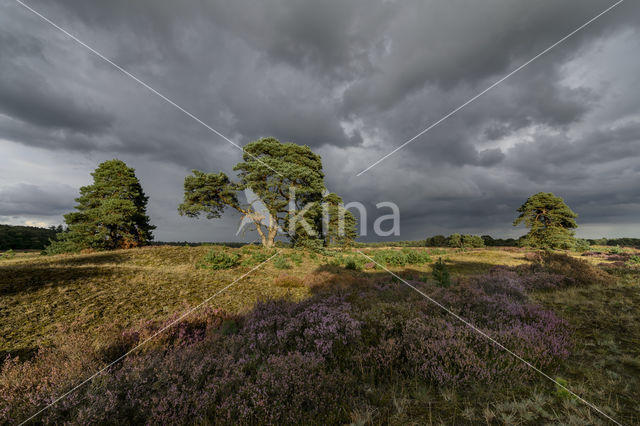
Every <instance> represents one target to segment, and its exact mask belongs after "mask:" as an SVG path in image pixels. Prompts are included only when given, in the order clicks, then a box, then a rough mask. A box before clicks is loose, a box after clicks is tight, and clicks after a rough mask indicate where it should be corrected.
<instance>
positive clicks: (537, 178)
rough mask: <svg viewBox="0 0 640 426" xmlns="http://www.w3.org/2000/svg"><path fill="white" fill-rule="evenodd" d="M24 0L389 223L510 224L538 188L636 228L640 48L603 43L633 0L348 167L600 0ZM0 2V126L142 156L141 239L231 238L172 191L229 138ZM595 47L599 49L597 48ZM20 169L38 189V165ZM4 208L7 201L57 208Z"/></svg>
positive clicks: (226, 148)
mask: <svg viewBox="0 0 640 426" xmlns="http://www.w3.org/2000/svg"><path fill="white" fill-rule="evenodd" d="M30 4H33V6H34V7H36V8H37V9H38V10H41V11H42V12H43V13H44V14H45V15H46V16H48V17H50V18H51V19H52V20H54V21H55V22H57V23H59V24H61V25H62V26H64V27H65V28H68V29H69V30H70V31H71V32H72V33H74V34H77V35H78V37H80V38H81V39H82V40H85V41H86V42H88V43H89V44H91V45H92V46H94V47H95V48H97V49H98V50H99V51H101V52H104V53H105V54H106V55H107V56H108V57H110V58H112V59H114V61H116V62H117V63H119V64H120V65H122V66H125V67H126V68H127V69H129V70H131V71H132V72H133V73H134V74H135V75H136V76H138V77H140V78H141V79H142V80H144V81H146V82H148V83H149V84H150V85H151V86H153V87H154V88H157V89H158V90H160V91H161V92H162V93H164V94H166V95H167V96H169V97H170V98H171V99H174V100H175V101H176V102H178V103H179V104H180V105H182V106H184V107H185V108H187V109H188V110H189V111H191V112H193V113H194V114H195V115H197V116H198V117H200V118H202V119H203V120H204V121H205V122H207V123H208V124H210V125H211V126H213V127H214V128H216V129H217V130H219V131H220V132H222V133H223V134H225V135H227V136H228V137H231V138H232V139H233V140H235V141H237V142H239V143H242V144H244V143H247V142H249V141H251V140H254V139H256V138H258V137H261V136H275V137H278V138H279V139H281V140H285V141H292V142H297V143H303V144H308V145H310V146H312V147H313V148H314V149H315V150H317V151H319V152H322V155H323V160H324V163H325V169H326V171H327V181H328V184H329V187H330V188H334V190H338V192H340V193H341V195H344V199H345V201H350V200H358V201H362V202H364V203H365V204H367V205H369V206H374V205H375V202H378V201H382V200H391V201H395V202H397V203H398V204H399V205H400V207H401V210H402V214H403V237H404V238H414V237H417V236H424V235H426V234H428V233H432V231H437V232H445V233H446V232H449V231H455V230H464V231H465V232H472V231H473V232H476V230H477V232H482V230H483V229H488V230H492V231H495V232H497V233H502V234H513V233H516V234H517V233H519V232H520V230H514V229H512V228H511V227H510V226H509V225H510V223H511V220H512V219H513V214H514V211H515V209H516V208H517V207H518V206H519V205H520V204H521V203H522V202H523V201H524V199H526V197H527V196H528V195H530V194H531V193H533V192H537V191H539V190H545V191H547V190H550V191H553V192H558V193H559V194H561V195H566V197H567V200H568V201H569V202H570V204H571V205H572V207H574V209H575V210H576V211H578V212H579V213H580V215H581V216H580V220H582V221H585V223H601V222H602V221H604V220H612V221H616V222H617V223H635V224H636V225H634V226H636V228H633V229H634V230H637V219H635V222H634V219H633V218H634V214H635V215H637V210H634V209H635V208H636V207H637V203H638V200H637V190H635V189H634V188H636V187H635V186H634V185H635V184H634V183H632V182H637V178H638V174H639V173H640V170H639V168H638V166H637V163H638V161H637V160H638V156H639V155H640V154H639V152H640V149H639V146H638V143H639V142H638V141H640V135H639V132H640V130H639V125H638V123H639V122H640V111H639V110H638V108H637V105H638V102H637V100H638V99H637V95H636V94H634V91H633V90H632V89H630V88H633V87H636V86H637V84H638V80H637V77H636V76H637V75H640V72H639V70H640V62H638V60H637V55H634V53H633V52H634V50H633V49H630V48H629V46H626V47H625V45H624V43H625V42H623V41H621V39H620V34H623V33H624V34H628V35H627V36H626V37H627V38H628V40H630V41H629V42H628V43H629V45H633V46H636V50H635V51H637V48H640V42H638V24H637V23H638V22H640V21H639V20H638V17H639V16H640V5H639V4H637V3H632V2H625V3H623V4H622V5H620V6H619V7H618V8H617V9H615V10H614V11H612V12H611V13H610V14H608V15H606V16H603V17H602V18H601V19H599V20H598V21H596V22H595V23H594V24H593V25H591V26H589V27H588V28H586V29H585V30H583V31H582V32H580V33H579V34H576V36H575V37H572V38H571V39H570V40H568V41H567V42H566V43H564V44H562V45H561V46H558V47H557V48H556V49H554V50H553V51H552V52H549V54H547V55H545V56H544V57H542V58H540V59H539V60H538V61H536V62H535V63H533V64H531V65H530V66H528V67H527V68H526V69H524V70H522V72H520V73H518V74H517V75H515V76H514V77H513V78H511V79H509V80H508V81H506V82H504V83H503V84H501V85H500V86H498V87H497V88H496V89H495V90H493V91H491V92H490V93H488V94H487V95H486V96H484V97H483V98H481V99H479V100H478V101H477V102H475V103H473V104H472V105H469V107H468V108H465V109H464V110H463V111H460V112H459V113H458V114H456V115H455V116H453V117H451V118H450V119H449V120H447V121H446V122H444V123H442V124H441V125H440V126H438V127H437V128H435V129H433V130H432V131H430V132H428V133H427V134H425V135H423V136H422V137H421V138H420V139H418V140H416V141H415V142H414V143H412V144H411V145H409V146H407V147H406V148H405V149H403V150H401V151H399V152H398V153H397V154H396V155H394V156H392V157H390V158H389V159H387V160H386V161H385V162H383V163H381V164H380V165H379V166H377V167H376V168H374V169H372V170H371V172H370V173H369V174H368V175H365V176H366V177H365V178H360V180H358V179H356V178H354V175H355V173H357V172H359V171H360V170H362V169H363V168H364V167H366V166H367V165H368V164H370V163H371V162H373V161H375V160H377V159H378V158H380V157H381V156H382V155H384V154H387V153H388V152H390V151H391V150H392V149H394V148H395V147H396V146H398V145H400V144H401V143H402V142H404V141H405V140H407V139H408V138H409V137H412V136H413V135H415V134H416V133H418V132H419V131H420V130H422V129H423V128H425V127H426V126H427V125H429V124H430V123H432V122H434V121H436V120H437V119H439V118H441V117H442V116H443V115H444V114H446V113H447V112H449V111H450V110H452V109H453V108H455V107H457V106H458V105H460V104H461V103H463V102H465V101H466V100H468V99H469V98H470V97H472V96H473V95H475V94H476V93H478V92H479V91H480V90H482V89H484V88H485V87H487V86H488V85H489V84H491V83H493V82H494V81H496V80H497V79H498V78H500V77H502V76H503V75H505V74H506V73H507V72H509V71H511V70H512V69H514V68H515V67H517V66H518V65H520V64H521V63H523V62H524V61H526V60H528V59H530V58H531V57H532V56H533V55H535V54H536V53H538V52H540V51H541V50H542V49H544V48H546V47H547V46H549V45H550V44H551V43H553V42H555V41H557V40H558V39H559V38H561V37H563V36H564V35H566V34H567V33H568V32H569V31H571V30H573V29H575V28H576V27H578V26H579V25H581V24H582V23H584V22H585V21H586V20H587V19H589V18H591V17H592V16H594V15H595V14H596V13H598V12H599V11H601V10H603V9H604V8H606V7H607V6H609V5H610V4H612V3H611V2H609V1H605V0H587V1H578V0H571V1H567V2H557V1H552V0H545V1H541V2H525V1H517V2H513V1H509V0H491V1H489V2H483V3H479V2H468V1H461V0H455V1H432V2H426V3H424V2H418V1H409V2H397V1H373V2H369V1H365V0H356V1H353V2H343V1H338V0H335V1H334V0H332V1H329V2H297V1H291V0H269V1H264V2H247V1H244V0H239V1H235V2H221V1H212V2H205V3H203V2H199V1H185V2H180V3H176V2H174V1H169V0H161V1H151V0H145V1H137V2H130V1H126V0H117V1H112V2H86V1H81V0H60V1H56V2H46V1H43V0H38V1H34V2H33V3H30ZM0 7H1V8H2V9H1V11H2V14H0V27H2V30H0V46H1V49H0V57H1V58H2V61H1V62H0V112H1V114H0V138H3V139H7V140H11V141H15V142H17V143H21V144H23V145H24V146H27V147H40V148H42V149H44V150H56V151H64V152H66V153H68V157H69V160H68V161H69V162H73V161H74V158H78V157H79V156H91V158H96V159H103V158H104V159H106V158H113V157H122V158H126V159H128V161H129V162H131V163H134V164H132V165H134V166H135V165H136V164H140V163H143V164H144V165H143V166H142V167H140V168H138V167H137V166H136V168H137V169H138V170H139V172H140V175H141V176H142V177H143V178H144V179H143V183H144V184H145V187H148V188H149V190H148V193H149V195H150V196H151V198H152V202H151V204H150V209H151V212H150V214H151V215H152V217H153V218H154V220H157V221H158V224H159V228H158V231H157V232H156V235H157V236H158V238H160V239H162V238H171V239H181V238H180V236H182V235H184V236H185V238H184V239H187V236H191V237H190V238H199V237H200V236H201V235H210V237H209V238H210V239H216V238H218V239H220V238H225V239H227V238H234V235H233V232H232V231H230V230H229V229H232V228H234V226H232V224H235V222H233V221H234V220H235V218H231V217H229V218H225V219H224V220H222V221H220V222H219V223H218V222H206V221H201V222H194V221H188V220H186V219H184V218H179V217H178V216H177V215H176V213H175V206H176V205H177V204H178V203H179V198H180V196H181V184H182V182H181V181H182V177H183V176H184V175H185V174H187V173H188V171H189V169H191V168H200V169H205V170H212V171H213V170H226V171H230V170H231V167H232V166H233V164H234V163H235V162H236V161H238V160H239V159H240V156H239V152H238V150H237V149H236V148H234V147H232V146H230V145H229V144H228V143H227V142H225V141H223V140H221V139H220V138H219V137H218V136H216V135H214V134H212V133H211V132H209V131H208V130H206V129H204V128H203V127H202V126H200V125H199V124H197V123H195V122H194V121H193V120H191V119H189V118H188V117H186V116H184V114H182V113H181V112H179V111H177V110H176V109H174V108H173V107H171V106H169V105H167V104H166V103H164V101H162V100H160V99H159V98H157V97H155V96H154V95H153V94H151V93H149V92H148V91H146V90H145V89H143V88H141V87H140V86H138V85H137V84H136V83H134V82H133V81H131V80H130V79H129V78H128V77H126V76H123V75H122V74H121V73H119V72H118V71H116V70H114V69H113V68H112V67H110V66H109V65H108V64H105V63H104V62H102V61H101V60H99V59H98V58H96V57H95V56H92V55H91V54H90V53H88V52H87V51H86V50H84V49H83V48H82V47H80V46H78V45H77V44H75V43H74V42H72V41H70V40H68V39H67V38H65V37H64V36H62V35H60V34H59V33H57V32H56V31H55V30H53V29H52V28H50V27H48V26H47V24H46V23H44V22H42V21H40V20H39V19H38V18H37V17H35V16H34V15H32V14H30V13H29V12H28V11H26V10H24V9H22V8H20V7H18V6H16V5H3V6H0ZM612 40H613V42H612ZM634 43H635V44H634ZM612 46H613V47H612ZM598 49H601V50H606V51H607V52H609V51H611V53H609V54H608V56H607V58H608V59H607V60H608V61H610V63H606V62H604V60H602V61H600V60H599V59H598V56H597V55H596V54H594V53H593V51H597V50H598ZM625 49H626V50H625ZM629 52H631V53H629ZM585 58H587V59H585ZM634 58H635V59H634ZM581 61H582V62H581ZM575 63H577V65H576V64H575ZM619 63H620V64H623V65H624V66H622V65H621V66H619V67H617V65H616V64H619ZM571 64H573V65H571ZM571 67H573V68H571ZM614 68H619V69H616V74H615V75H614V74H610V75H609V74H607V73H605V74H603V75H602V76H599V75H594V76H590V73H591V72H592V71H593V70H598V69H599V70H604V71H607V72H609V71H611V70H613V69H614ZM569 70H571V71H569ZM585 76H586V77H585ZM345 123H346V127H352V128H353V131H352V132H345V130H344V129H343V125H345ZM0 143H2V141H0ZM0 161H1V160H0ZM1 166H2V164H0V168H1ZM60 166H61V167H64V165H60ZM7 179H9V181H7V182H9V183H7V184H11V185H14V186H15V185H17V184H22V183H24V182H22V181H20V182H18V181H17V180H16V181H10V179H11V177H8V178H7ZM30 184H32V185H35V186H36V187H39V186H41V185H40V183H38V182H37V178H36V177H35V176H34V177H33V181H30ZM80 184H81V183H79V184H78V186H80ZM82 184H84V183H82ZM27 192H29V191H27ZM612 194H615V196H614V195H612ZM11 196H12V197H14V196H15V197H17V196H18V194H17V193H15V192H12V193H11ZM66 200H67V201H66V202H65V203H66V204H65V205H66V206H67V207H66V209H65V210H69V209H70V208H72V206H73V202H72V201H70V199H69V197H68V196H67V198H66ZM600 203H606V204H610V205H611V206H612V210H615V212H616V213H615V214H616V215H617V216H616V217H615V218H614V217H613V216H612V214H611V213H608V212H607V210H606V209H603V208H600V207H597V206H598V205H600ZM20 205H21V206H22V207H15V206H14V207H11V209H12V210H11V211H13V212H19V211H20V210H22V212H23V213H24V212H27V211H29V212H34V211H36V210H37V209H38V208H41V209H43V210H41V211H58V212H59V211H61V210H60V209H61V207H60V206H57V207H56V206H53V205H50V206H47V205H41V206H34V207H29V203H28V202H26V201H25V202H24V203H22V204H20ZM5 208H6V210H7V211H9V207H7V205H5ZM372 208H373V209H374V210H375V208H374V207H372ZM0 214H1V212H0ZM370 222H372V220H371V221H370ZM224 224H226V225H224ZM638 231H640V230H638ZM638 231H634V232H638Z"/></svg>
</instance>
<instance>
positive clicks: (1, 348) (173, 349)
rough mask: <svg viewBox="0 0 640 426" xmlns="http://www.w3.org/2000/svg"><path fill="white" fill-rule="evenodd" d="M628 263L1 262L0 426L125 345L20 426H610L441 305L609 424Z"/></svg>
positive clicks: (186, 256) (31, 257) (635, 348)
mask: <svg viewBox="0 0 640 426" xmlns="http://www.w3.org/2000/svg"><path fill="white" fill-rule="evenodd" d="M359 251H360V252H362V253H360V252H359ZM639 253H640V252H638V251H637V250H633V249H620V248H610V247H608V248H607V247H594V248H592V251H590V252H586V253H575V252H566V251H555V252H544V251H537V250H534V249H523V248H484V249H453V248H446V249H442V248H415V247H412V248H391V247H375V248H372V247H369V248H358V249H340V250H338V249H334V250H329V249H324V250H319V251H317V252H316V251H310V250H302V249H289V248H273V249H264V248H261V247H257V246H245V247H241V248H229V247H223V246H199V247H175V246H174V247H169V246H154V247H142V248H135V249H128V250H114V251H108V252H88V253H81V254H67V255H55V256H41V255H39V254H36V253H16V255H15V256H11V258H9V257H7V258H5V259H2V260H0V317H1V318H2V322H1V323H0V328H1V329H0V336H2V339H1V340H0V354H1V355H2V359H3V361H2V371H1V374H0V422H2V423H5V422H8V423H16V422H20V421H22V420H25V419H27V418H29V417H30V416H31V415H32V414H34V413H36V412H37V411H38V410H40V409H41V408H44V407H46V406H47V405H48V404H49V403H51V402H53V401H54V400H55V399H56V397H57V396H59V395H62V394H63V393H65V392H66V391H68V390H70V389H72V388H73V387H74V386H75V385H77V384H79V383H81V382H82V381H83V380H84V379H86V378H88V377H89V376H91V375H92V373H94V372H96V371H98V370H100V369H101V368H102V367H104V366H106V365H108V364H109V363H111V362H112V361H114V360H116V359H119V357H120V356H121V355H122V354H125V353H128V355H127V356H126V357H125V358H123V359H121V360H120V361H119V362H118V363H116V364H114V365H112V366H110V367H109V368H108V369H106V370H105V371H104V372H103V373H102V374H100V375H99V376H98V377H95V378H94V379H92V380H91V381H90V382H89V383H87V384H86V385H84V386H82V387H80V388H78V389H77V390H75V391H74V392H72V393H71V394H69V395H68V396H66V397H65V398H63V399H61V400H60V401H58V402H57V403H56V404H55V405H53V406H51V407H50V408H48V409H47V410H45V411H44V412H42V413H41V414H39V415H38V416H37V417H36V418H35V419H33V420H34V421H35V422H36V423H64V422H70V423H93V422H97V423H139V422H145V423H153V424H159V423H162V424H166V423H183V422H187V423H204V424H209V423H214V424H226V423H241V424H255V423H270V424H290V423H305V424H306V423H316V424H327V423H331V424H345V423H347V424H348V423H354V424H368V423H376V424H377V423H390V424H406V423H416V424H440V423H445V424H453V423H455V424H476V423H488V424H542V423H563V424H607V423H608V422H609V420H607V418H606V417H605V416H603V415H602V414H600V413H598V412H597V411H595V410H594V409H593V408H591V407H589V406H587V405H586V404H584V403H583V402H582V401H580V400H579V399H577V398H576V397H575V396H574V395H573V394H571V393H570V392H568V391H567V390H565V389H564V388H563V387H561V386H558V385H557V384H556V383H554V382H552V381H550V380H548V378H545V377H543V376H542V375H540V374H539V373H538V372H536V371H534V370H533V369H531V368H530V367H529V366H527V365H526V364H525V363H523V362H522V361H521V360H518V359H516V358H515V357H513V356H512V355H511V354H509V353H507V352H506V351H504V350H503V349H502V348H500V347H498V346H496V345H495V344H494V343H493V342H491V341H490V340H489V339H487V338H486V337H485V336H482V335H481V334H479V333H477V332H476V331H475V330H473V329H471V328H470V327H469V326H468V325H466V324H463V323H462V322H460V321H459V320H458V319H457V318H456V317H455V316H454V315H452V313H453V314H455V315H459V316H460V317H462V318H464V319H465V320H466V321H468V322H469V323H471V324H473V325H474V326H475V327H477V328H478V329H479V330H481V331H482V332H483V333H486V334H487V335H489V336H491V337H492V338H493V339H495V340H496V341H498V342H500V343H501V344H502V345H504V346H505V347H507V348H509V350H511V351H513V352H514V353H517V354H518V355H519V356H521V357H522V358H524V359H525V360H527V361H528V362H530V363H531V364H532V365H533V366H535V367H536V368H539V369H540V370H541V371H544V372H545V373H546V374H548V375H549V376H550V377H551V378H553V379H554V380H555V381H556V382H558V383H560V384H561V385H562V386H566V388H568V389H571V391H573V392H575V393H576V394H578V395H579V396H580V397H582V398H584V400H586V401H589V402H590V403H591V404H593V405H594V406H596V407H598V409H600V410H602V411H603V412H604V413H605V414H606V415H608V416H610V417H612V418H613V419H616V420H617V421H619V422H621V423H623V424H638V423H640V407H639V406H638V401H639V400H640V312H639V311H638V306H640V257H639ZM440 260H441V261H440ZM254 268H257V269H255V270H254ZM434 270H436V271H437V273H434ZM390 272H392V273H393V274H392V273H390ZM244 274H247V275H246V276H244V277H243V275H244ZM394 274H395V275H394ZM447 275H448V279H447ZM239 277H243V278H242V279H240V280H238V281H236V280H237V279H238V278H239ZM405 281H406V282H405ZM232 283H233V284H232ZM229 284H232V285H231V286H229ZM227 286H229V287H228V288H226V289H225V287H227ZM411 286H412V287H414V288H411ZM223 289H224V291H222V292H220V291H221V290H223ZM416 290H419V291H420V292H422V294H420V293H419V292H418V291H416ZM218 292H220V293H219V294H217V293H218ZM214 295H215V296H214ZM211 296H214V297H211ZM208 298H211V299H210V300H208V302H207V303H205V304H204V305H203V306H201V307H199V308H198V309H196V310H195V311H193V312H192V313H191V314H189V315H188V316H186V317H185V318H184V319H181V315H182V314H184V313H187V312H190V311H191V310H192V309H193V308H194V307H198V306H199V305H200V304H201V302H203V301H205V300H207V299H208ZM434 301H437V302H438V303H439V304H441V306H438V305H436V304H435V303H434ZM443 307H444V308H446V309H447V310H448V312H447V311H445V310H444V309H443ZM176 320H180V321H178V322H175V321H176ZM174 322H175V324H174ZM166 326H169V327H167V328H166V329H165V327H166ZM158 331H161V332H160V333H158V334H157V335H156V333H157V332H158ZM141 344H142V345H141ZM140 345H141V346H140Z"/></svg>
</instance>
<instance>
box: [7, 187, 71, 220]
mask: <svg viewBox="0 0 640 426" xmlns="http://www.w3.org/2000/svg"><path fill="white" fill-rule="evenodd" d="M76 194H77V193H76V190H75V189H74V188H72V187H70V186H67V185H46V184H45V185H43V186H36V185H29V184H17V185H12V186H6V187H0V216H19V215H27V216H32V215H33V216H56V215H59V214H61V213H64V212H67V211H68V209H69V205H70V204H71V203H73V199H74V198H75V197H76V196H77V195H76Z"/></svg>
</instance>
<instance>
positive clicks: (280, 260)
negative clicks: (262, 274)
mask: <svg viewBox="0 0 640 426" xmlns="http://www.w3.org/2000/svg"><path fill="white" fill-rule="evenodd" d="M273 266H275V267H276V268H278V269H291V264H290V263H289V262H287V259H286V258H285V257H283V256H276V258H275V259H274V261H273Z"/></svg>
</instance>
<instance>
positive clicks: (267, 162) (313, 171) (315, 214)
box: [178, 138, 353, 247]
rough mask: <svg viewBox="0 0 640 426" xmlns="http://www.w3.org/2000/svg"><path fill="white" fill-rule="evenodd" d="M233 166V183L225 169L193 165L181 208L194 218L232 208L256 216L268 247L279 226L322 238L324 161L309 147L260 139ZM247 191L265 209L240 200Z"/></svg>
mask: <svg viewBox="0 0 640 426" xmlns="http://www.w3.org/2000/svg"><path fill="white" fill-rule="evenodd" d="M233 169H234V171H236V172H238V179H239V180H238V181H235V182H234V181H231V180H230V179H229V177H228V176H227V175H226V174H225V173H223V172H220V173H204V172H201V171H199V170H194V171H193V175H192V176H187V177H186V178H185V181H184V202H183V203H182V204H181V205H180V206H179V207H178V211H179V213H180V214H181V215H186V216H190V217H198V216H199V215H200V214H205V215H206V217H207V218H209V219H211V218H219V217H220V216H221V215H222V213H223V212H224V210H225V209H226V208H232V209H234V210H236V211H237V212H240V213H241V214H242V215H244V216H245V217H249V218H250V219H251V220H252V221H253V223H254V225H255V229H256V231H257V232H258V234H259V235H260V238H261V240H262V244H263V245H264V246H266V247H271V246H273V244H274V242H275V238H276V236H277V235H278V232H279V231H282V232H284V233H285V234H287V235H288V236H289V237H290V238H291V239H292V240H293V241H297V240H300V241H302V240H304V241H308V240H309V239H314V240H323V239H324V235H323V233H322V204H323V199H324V196H323V194H325V193H326V188H325V185H324V173H323V171H322V160H321V158H320V156H319V155H317V154H315V153H314V152H313V151H311V149H310V148H309V147H308V146H301V145H296V144H294V143H281V142H280V141H278V140H277V139H274V138H263V139H259V140H257V141H255V142H252V143H250V144H248V145H247V146H245V147H244V151H243V161H242V162H241V163H238V164H237V165H236V166H235V167H234V168H233ZM245 190H251V191H252V192H253V193H254V194H255V195H256V197H257V198H258V199H259V200H260V201H261V202H262V204H263V205H264V206H265V209H264V210H260V209H257V208H256V207H255V206H254V205H253V204H252V203H241V202H240V201H239V199H238V195H237V194H238V192H239V191H245ZM338 198H339V197H338ZM351 217H352V218H353V216H351ZM349 235H353V234H349Z"/></svg>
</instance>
